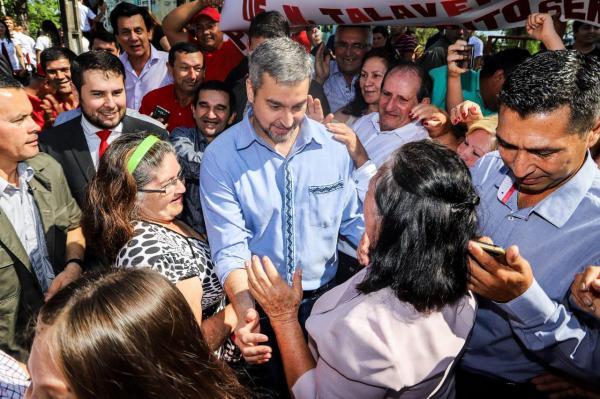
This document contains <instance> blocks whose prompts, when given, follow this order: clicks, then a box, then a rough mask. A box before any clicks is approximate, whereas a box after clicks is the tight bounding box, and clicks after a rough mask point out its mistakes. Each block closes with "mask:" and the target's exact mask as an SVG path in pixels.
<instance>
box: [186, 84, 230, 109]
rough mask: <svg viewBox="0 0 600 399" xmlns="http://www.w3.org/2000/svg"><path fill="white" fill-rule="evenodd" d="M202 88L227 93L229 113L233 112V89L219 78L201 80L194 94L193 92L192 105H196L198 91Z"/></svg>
mask: <svg viewBox="0 0 600 399" xmlns="http://www.w3.org/2000/svg"><path fill="white" fill-rule="evenodd" d="M204 90H215V91H222V92H223V93H227V95H228V96H229V111H230V113H233V112H235V105H236V104H235V96H234V95H233V91H231V88H230V87H229V86H227V85H226V84H225V83H223V82H221V81H220V80H207V81H206V82H202V84H201V85H200V87H198V90H196V94H194V101H193V102H192V106H193V107H196V104H198V99H199V98H200V92H201V91H204Z"/></svg>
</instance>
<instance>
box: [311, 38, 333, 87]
mask: <svg viewBox="0 0 600 399" xmlns="http://www.w3.org/2000/svg"><path fill="white" fill-rule="evenodd" d="M326 47H327V46H326V45H325V43H321V47H319V49H318V50H317V54H316V56H315V80H316V81H317V82H319V83H320V84H323V83H325V81H326V80H327V78H328V77H329V61H331V58H332V57H333V55H332V54H331V52H330V51H329V49H326Z"/></svg>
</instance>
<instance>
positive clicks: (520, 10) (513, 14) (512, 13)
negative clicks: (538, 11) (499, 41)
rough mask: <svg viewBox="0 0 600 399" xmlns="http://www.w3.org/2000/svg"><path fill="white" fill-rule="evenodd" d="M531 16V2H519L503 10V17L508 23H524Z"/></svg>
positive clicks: (522, 0)
mask: <svg viewBox="0 0 600 399" xmlns="http://www.w3.org/2000/svg"><path fill="white" fill-rule="evenodd" d="M529 14H531V8H530V7H529V0H517V1H515V2H514V3H511V4H509V5H507V6H506V7H504V8H503V9H502V15H504V19H506V22H508V23H512V22H520V21H524V20H526V19H527V16H528V15H529Z"/></svg>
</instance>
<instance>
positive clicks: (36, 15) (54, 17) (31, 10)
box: [27, 0, 60, 36]
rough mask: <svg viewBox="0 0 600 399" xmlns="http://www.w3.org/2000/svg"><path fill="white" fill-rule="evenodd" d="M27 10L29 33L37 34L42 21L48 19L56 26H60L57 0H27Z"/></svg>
mask: <svg viewBox="0 0 600 399" xmlns="http://www.w3.org/2000/svg"><path fill="white" fill-rule="evenodd" d="M27 12H28V14H29V23H28V27H29V33H30V34H31V35H32V36H33V35H37V34H38V31H39V29H40V25H41V24H42V21H43V20H45V19H49V20H50V21H52V22H54V24H55V25H56V26H60V14H59V4H58V0H28V1H27Z"/></svg>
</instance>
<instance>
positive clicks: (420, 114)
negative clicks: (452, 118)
mask: <svg viewBox="0 0 600 399" xmlns="http://www.w3.org/2000/svg"><path fill="white" fill-rule="evenodd" d="M410 117H411V118H412V119H414V120H417V121H420V122H421V123H422V124H423V126H425V129H427V131H428V132H429V137H431V138H436V137H439V136H441V135H442V134H444V133H446V132H447V131H448V129H449V128H450V124H449V123H448V114H446V113H445V112H444V111H442V110H441V109H439V108H438V107H436V106H435V105H433V104H425V103H421V104H417V105H415V106H414V107H413V108H412V109H411V110H410Z"/></svg>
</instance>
